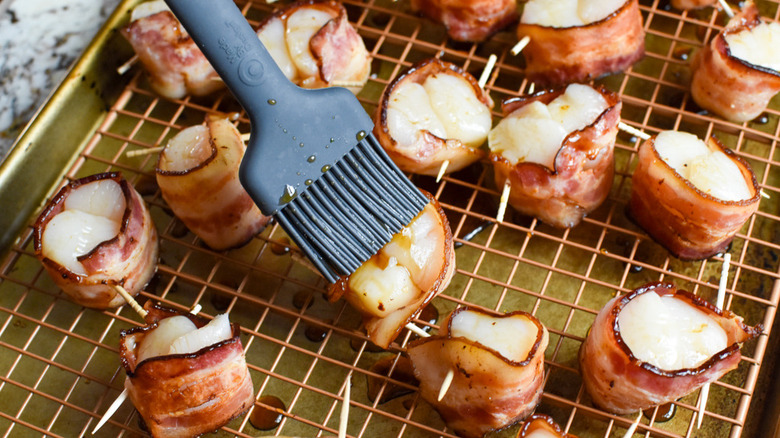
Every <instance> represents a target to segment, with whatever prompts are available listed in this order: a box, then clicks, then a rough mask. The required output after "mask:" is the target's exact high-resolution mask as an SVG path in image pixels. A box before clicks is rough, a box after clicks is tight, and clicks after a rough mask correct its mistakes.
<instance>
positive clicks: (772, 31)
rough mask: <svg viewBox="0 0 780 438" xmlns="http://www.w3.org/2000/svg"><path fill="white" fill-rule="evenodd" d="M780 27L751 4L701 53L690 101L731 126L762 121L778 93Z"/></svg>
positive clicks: (694, 66)
mask: <svg viewBox="0 0 780 438" xmlns="http://www.w3.org/2000/svg"><path fill="white" fill-rule="evenodd" d="M777 41H780V24H778V23H775V22H771V23H770V22H765V21H763V20H761V18H760V17H759V15H758V8H757V7H756V5H755V3H753V2H752V1H748V2H746V4H745V7H744V8H743V9H742V11H741V12H740V13H739V14H738V15H736V16H735V17H734V18H732V19H731V20H729V23H728V25H726V28H725V29H724V30H723V31H722V32H721V33H719V34H718V35H717V36H716V37H715V38H713V40H712V41H711V42H710V43H709V44H708V45H707V46H705V47H703V48H702V49H701V50H700V51H699V52H697V53H696V55H695V57H694V59H693V63H692V65H691V68H692V70H693V77H692V80H691V96H692V97H693V100H694V101H695V102H696V103H697V104H698V105H699V106H700V107H702V108H704V109H706V110H707V111H710V112H712V113H715V114H717V115H719V116H721V117H723V118H724V119H726V120H730V121H732V122H745V121H748V120H752V119H754V118H756V117H758V116H759V115H760V114H761V113H762V112H763V111H764V110H765V109H766V107H767V105H768V104H769V101H770V100H771V99H772V97H773V96H774V95H775V94H777V92H778V91H780V44H777Z"/></svg>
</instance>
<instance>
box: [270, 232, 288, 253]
mask: <svg viewBox="0 0 780 438" xmlns="http://www.w3.org/2000/svg"><path fill="white" fill-rule="evenodd" d="M290 245H291V242H290V239H289V238H288V237H282V238H281V239H279V241H278V242H271V252H272V253H274V254H276V255H278V256H280V255H285V254H287V253H289V252H290Z"/></svg>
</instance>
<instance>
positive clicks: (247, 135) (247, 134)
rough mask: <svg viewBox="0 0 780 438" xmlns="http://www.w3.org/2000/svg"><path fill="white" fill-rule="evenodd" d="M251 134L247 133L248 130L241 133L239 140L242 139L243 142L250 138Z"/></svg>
mask: <svg viewBox="0 0 780 438" xmlns="http://www.w3.org/2000/svg"><path fill="white" fill-rule="evenodd" d="M251 136H252V134H250V133H248V132H247V133H246V134H241V141H243V142H247V141H249V138H250V137H251Z"/></svg>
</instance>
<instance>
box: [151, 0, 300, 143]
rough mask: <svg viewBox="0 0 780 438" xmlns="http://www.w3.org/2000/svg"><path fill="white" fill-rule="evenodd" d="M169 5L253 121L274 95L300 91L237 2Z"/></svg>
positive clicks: (199, 0)
mask: <svg viewBox="0 0 780 438" xmlns="http://www.w3.org/2000/svg"><path fill="white" fill-rule="evenodd" d="M165 2H166V3H167V4H168V6H169V7H170V8H171V10H172V11H173V13H174V15H176V18H178V19H179V21H180V22H181V23H182V25H183V26H184V28H185V29H187V32H188V33H189V34H190V36H192V39H193V40H194V41H195V44H197V45H198V47H200V49H201V51H203V54H204V55H206V58H207V59H208V60H209V62H210V63H211V65H212V66H213V67H214V69H215V70H216V71H217V73H219V75H220V77H222V79H223V80H224V81H225V84H226V85H227V86H228V88H229V89H230V91H231V92H232V93H233V95H234V96H235V97H236V99H237V100H238V102H239V103H240V104H241V106H242V107H243V108H244V109H245V110H246V112H247V113H248V114H249V115H250V117H252V118H253V120H252V122H257V121H260V120H261V119H262V113H263V112H264V111H267V110H268V104H267V101H268V100H269V99H272V93H273V94H275V95H278V94H279V91H280V90H283V89H285V88H297V87H296V86H295V85H294V84H293V83H292V82H290V81H289V80H288V79H287V78H286V77H285V76H284V73H282V71H281V69H279V66H277V65H276V62H275V61H274V60H273V58H272V57H271V54H270V53H268V50H267V49H266V48H265V46H263V43H261V42H260V39H259V38H258V37H257V34H256V33H255V31H254V30H253V29H252V27H251V26H250V25H249V23H248V22H247V21H246V18H244V16H243V15H242V14H241V11H240V10H239V9H238V7H237V6H236V4H235V3H234V2H233V0H165ZM253 128H254V127H253Z"/></svg>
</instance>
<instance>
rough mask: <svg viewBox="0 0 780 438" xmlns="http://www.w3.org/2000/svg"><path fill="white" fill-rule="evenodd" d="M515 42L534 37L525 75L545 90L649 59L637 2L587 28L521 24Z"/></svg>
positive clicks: (629, 0)
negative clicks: (646, 55) (541, 85)
mask: <svg viewBox="0 0 780 438" xmlns="http://www.w3.org/2000/svg"><path fill="white" fill-rule="evenodd" d="M517 36H518V38H520V39H522V38H523V37H525V36H528V37H530V42H529V43H528V45H527V46H526V47H525V49H524V50H523V56H524V57H525V60H526V65H527V67H526V70H525V74H526V76H527V77H528V79H529V80H530V81H531V82H534V83H537V84H543V85H560V84H566V83H570V82H586V81H589V80H591V79H595V78H598V77H600V76H603V75H606V74H610V73H616V72H619V71H622V70H625V69H626V68H628V67H630V66H631V65H632V64H634V63H635V62H637V61H638V60H640V59H641V58H642V57H643V56H644V54H645V31H644V28H643V27H642V14H640V12H639V2H638V0H627V1H626V3H625V4H624V5H623V6H622V7H620V8H619V9H618V10H616V11H615V12H614V13H612V15H610V16H608V17H607V18H604V19H602V20H600V21H596V22H594V23H590V24H586V25H584V26H572V27H552V26H541V25H537V24H530V23H524V22H523V21H522V19H521V21H520V24H519V25H518V26H517Z"/></svg>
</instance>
